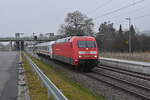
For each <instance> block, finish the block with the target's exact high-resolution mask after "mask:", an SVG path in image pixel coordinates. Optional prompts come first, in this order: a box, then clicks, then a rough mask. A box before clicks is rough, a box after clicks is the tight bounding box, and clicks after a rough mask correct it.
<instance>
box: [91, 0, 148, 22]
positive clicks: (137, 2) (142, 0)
mask: <svg viewBox="0 0 150 100" xmlns="http://www.w3.org/2000/svg"><path fill="white" fill-rule="evenodd" d="M144 1H146V0H139V1H136V2H134V3H131V4H129V5H126V6H124V7H121V8H119V9H116V10H113V11H110V12H108V13H105V14H103V15H101V16H97V17H95V18H94V19H93V20H97V19H99V18H100V17H104V16H107V15H110V14H112V13H116V12H118V11H120V10H123V9H126V8H129V7H132V6H134V5H137V4H139V3H142V2H144Z"/></svg>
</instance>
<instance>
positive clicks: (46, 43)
mask: <svg viewBox="0 0 150 100" xmlns="http://www.w3.org/2000/svg"><path fill="white" fill-rule="evenodd" d="M54 43H55V41H50V42H43V43H39V44H37V45H36V46H46V45H52V44H54Z"/></svg>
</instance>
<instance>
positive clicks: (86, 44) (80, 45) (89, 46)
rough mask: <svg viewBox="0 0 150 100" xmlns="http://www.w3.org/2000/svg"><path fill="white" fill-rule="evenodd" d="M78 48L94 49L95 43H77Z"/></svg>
mask: <svg viewBox="0 0 150 100" xmlns="http://www.w3.org/2000/svg"><path fill="white" fill-rule="evenodd" d="M78 47H79V48H95V47H96V43H95V41H78Z"/></svg>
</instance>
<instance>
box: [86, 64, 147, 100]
mask: <svg viewBox="0 0 150 100" xmlns="http://www.w3.org/2000/svg"><path fill="white" fill-rule="evenodd" d="M119 75H120V76H121V75H123V76H122V77H120V76H119ZM125 75H126V76H125ZM86 76H88V77H91V78H93V79H94V80H97V81H101V82H104V83H107V84H109V85H111V86H113V87H117V88H119V89H121V90H124V91H127V92H130V93H132V94H134V95H137V96H139V97H141V98H142V100H143V99H144V100H150V85H148V83H150V75H147V74H143V73H137V72H133V71H128V70H124V69H121V68H115V67H108V66H98V67H97V68H96V69H95V70H94V71H93V73H87V74H86ZM126 77H128V78H126ZM140 82H141V83H140ZM145 82H147V85H145V84H142V83H145Z"/></svg>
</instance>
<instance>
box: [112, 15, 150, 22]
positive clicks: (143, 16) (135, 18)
mask: <svg viewBox="0 0 150 100" xmlns="http://www.w3.org/2000/svg"><path fill="white" fill-rule="evenodd" d="M148 16H150V14H145V15H142V16H136V17H133V18H132V20H137V19H142V18H145V17H148ZM124 22H126V21H125V20H122V21H118V22H115V23H113V24H121V23H124Z"/></svg>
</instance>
